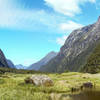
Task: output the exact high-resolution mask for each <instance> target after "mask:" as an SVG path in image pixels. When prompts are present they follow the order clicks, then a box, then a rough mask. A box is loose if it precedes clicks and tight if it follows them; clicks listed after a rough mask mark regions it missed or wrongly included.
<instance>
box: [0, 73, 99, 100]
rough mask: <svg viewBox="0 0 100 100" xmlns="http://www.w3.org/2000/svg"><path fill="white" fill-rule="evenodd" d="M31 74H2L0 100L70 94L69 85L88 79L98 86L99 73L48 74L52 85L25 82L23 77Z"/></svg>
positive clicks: (46, 99)
mask: <svg viewBox="0 0 100 100" xmlns="http://www.w3.org/2000/svg"><path fill="white" fill-rule="evenodd" d="M31 75H32V74H14V73H7V74H5V75H2V76H1V77H0V100H53V99H51V94H63V93H66V94H70V93H71V92H70V90H71V87H76V86H79V85H81V84H83V83H84V82H88V81H91V82H93V83H95V84H96V86H97V87H100V74H94V75H92V74H84V73H76V72H68V73H62V74H48V76H49V77H51V79H52V80H53V81H54V86H52V87H44V86H39V87H38V86H34V85H33V84H25V82H24V79H25V78H27V77H29V76H31ZM5 76H6V77H5ZM52 98H53V97H52Z"/></svg>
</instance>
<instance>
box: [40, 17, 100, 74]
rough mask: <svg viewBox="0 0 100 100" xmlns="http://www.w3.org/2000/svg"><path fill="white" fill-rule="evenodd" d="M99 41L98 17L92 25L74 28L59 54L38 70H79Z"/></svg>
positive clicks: (99, 26) (99, 23)
mask: <svg viewBox="0 0 100 100" xmlns="http://www.w3.org/2000/svg"><path fill="white" fill-rule="evenodd" d="M99 41H100V17H99V18H98V20H97V22H95V23H94V24H92V25H88V26H85V27H82V28H80V29H76V30H74V31H73V32H72V33H71V34H70V35H69V37H68V38H67V39H66V41H65V44H64V45H63V46H62V47H61V49H60V52H59V54H58V55H57V56H56V57H55V58H54V59H52V60H51V61H50V62H48V64H47V65H45V66H44V67H43V68H42V69H40V71H44V72H59V73H61V72H64V71H66V70H69V71H79V70H80V69H81V68H82V67H83V66H84V65H85V63H86V61H87V58H88V56H89V55H90V54H91V53H92V52H93V50H94V48H95V45H96V44H97V43H98V42H99Z"/></svg>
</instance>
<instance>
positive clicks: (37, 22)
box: [0, 0, 100, 65]
mask: <svg viewBox="0 0 100 100" xmlns="http://www.w3.org/2000/svg"><path fill="white" fill-rule="evenodd" d="M99 15H100V1H99V0H0V40H1V42H0V48H1V49H2V50H3V52H4V54H5V55H6V57H7V58H8V59H11V60H12V61H13V62H14V64H23V65H30V64H32V63H34V62H36V61H38V60H40V59H41V58H42V57H44V56H45V55H46V54H47V53H49V52H50V51H56V52H58V51H59V50H60V47H61V46H62V45H63V44H64V41H65V40H66V38H67V37H68V35H69V34H70V33H71V32H72V30H74V29H77V28H81V27H83V26H85V25H88V24H92V23H94V22H95V21H96V20H97V18H98V16H99Z"/></svg>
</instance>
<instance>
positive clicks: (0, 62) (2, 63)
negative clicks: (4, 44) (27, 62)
mask: <svg viewBox="0 0 100 100" xmlns="http://www.w3.org/2000/svg"><path fill="white" fill-rule="evenodd" d="M0 67H9V65H8V64H7V61H6V58H5V55H4V54H3V52H2V50H1V49H0Z"/></svg>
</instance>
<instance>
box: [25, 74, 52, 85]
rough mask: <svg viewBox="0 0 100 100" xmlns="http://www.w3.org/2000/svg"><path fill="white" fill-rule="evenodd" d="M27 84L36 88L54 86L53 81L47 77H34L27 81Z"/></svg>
mask: <svg viewBox="0 0 100 100" xmlns="http://www.w3.org/2000/svg"><path fill="white" fill-rule="evenodd" d="M25 82H26V83H32V84H34V85H36V86H53V81H52V80H51V78H50V77H48V76H46V75H32V76H31V77H28V78H26V79H25Z"/></svg>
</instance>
